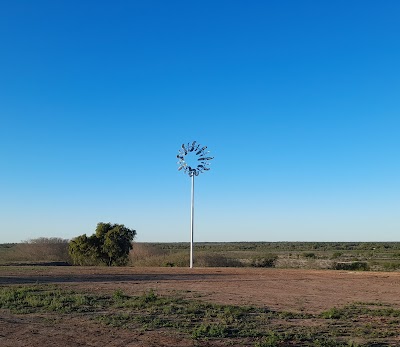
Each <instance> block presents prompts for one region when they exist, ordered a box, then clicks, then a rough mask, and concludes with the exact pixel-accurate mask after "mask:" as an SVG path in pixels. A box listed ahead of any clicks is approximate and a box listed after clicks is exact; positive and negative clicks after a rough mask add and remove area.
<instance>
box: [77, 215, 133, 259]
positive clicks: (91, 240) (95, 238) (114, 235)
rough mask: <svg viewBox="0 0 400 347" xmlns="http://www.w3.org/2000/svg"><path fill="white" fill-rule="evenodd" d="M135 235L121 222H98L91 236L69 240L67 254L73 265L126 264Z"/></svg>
mask: <svg viewBox="0 0 400 347" xmlns="http://www.w3.org/2000/svg"><path fill="white" fill-rule="evenodd" d="M135 235H136V230H132V229H129V228H127V227H125V226H124V225H123V224H111V223H98V224H97V227H96V231H95V233H94V234H93V235H92V236H90V237H87V236H86V234H85V235H81V236H78V237H76V238H74V239H72V240H71V241H70V243H69V254H70V256H71V258H72V261H73V263H74V264H75V265H107V266H113V265H119V266H122V265H126V264H127V263H128V260H129V251H130V250H131V249H132V241H133V238H134V237H135Z"/></svg>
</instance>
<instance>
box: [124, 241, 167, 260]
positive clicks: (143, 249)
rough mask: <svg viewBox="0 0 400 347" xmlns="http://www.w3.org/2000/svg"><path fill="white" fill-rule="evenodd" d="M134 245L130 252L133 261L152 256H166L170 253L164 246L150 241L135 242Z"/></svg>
mask: <svg viewBox="0 0 400 347" xmlns="http://www.w3.org/2000/svg"><path fill="white" fill-rule="evenodd" d="M132 247H133V248H132V250H131V252H130V253H129V258H130V261H131V262H132V263H135V262H137V261H141V260H144V259H148V258H152V257H159V256H164V255H166V254H167V253H168V252H167V251H165V250H163V249H162V248H160V247H157V246H156V245H152V244H148V243H138V242H135V243H133V245H132Z"/></svg>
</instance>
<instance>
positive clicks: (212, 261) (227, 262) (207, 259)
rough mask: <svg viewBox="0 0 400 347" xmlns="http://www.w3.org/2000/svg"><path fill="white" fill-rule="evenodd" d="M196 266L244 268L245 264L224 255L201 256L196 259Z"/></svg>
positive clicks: (205, 254)
mask: <svg viewBox="0 0 400 347" xmlns="http://www.w3.org/2000/svg"><path fill="white" fill-rule="evenodd" d="M194 262H195V265H196V266H200V267H242V266H243V264H242V263H241V262H240V261H239V260H238V259H232V258H228V257H226V256H224V255H222V254H215V253H214V254H212V253H211V254H210V253H203V254H199V255H198V256H196V257H195V258H194Z"/></svg>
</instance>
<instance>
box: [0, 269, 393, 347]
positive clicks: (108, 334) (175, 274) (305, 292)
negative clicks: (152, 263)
mask: <svg viewBox="0 0 400 347" xmlns="http://www.w3.org/2000/svg"><path fill="white" fill-rule="evenodd" d="M30 283H56V284H58V285H60V286H62V287H63V288H72V289H74V290H83V291H86V292H93V293H112V292H114V291H115V290H116V289H121V290H123V291H124V292H125V293H127V294H142V293H143V292H145V291H147V290H149V289H153V290H155V291H156V292H157V293H159V294H172V293H176V292H179V293H180V295H184V296H187V297H195V298H196V299H198V300H204V301H209V302H215V303H223V304H234V305H253V306H261V307H266V308H269V309H273V310H279V311H304V312H309V313H318V312H322V311H324V310H327V309H329V308H332V307H334V306H339V307H340V306H343V305H346V304H348V303H351V302H357V301H358V302H360V301H361V302H381V303H388V304H391V305H393V307H397V308H399V307H400V273H383V272H380V273H377V272H347V271H312V270H297V269H296V270H282V269H253V268H195V269H186V268H94V267H84V268H81V267H0V286H9V285H23V284H30ZM58 323H59V324H54V321H49V319H48V317H45V316H40V315H36V316H35V315H12V314H10V313H9V312H6V311H4V310H2V311H0V346H4V347H8V346H10V347H11V346H13V347H19V346H31V347H35V346H145V347H148V346H177V347H179V346H195V345H198V343H199V342H197V341H193V340H191V339H188V338H185V337H177V336H176V335H175V336H171V335H169V333H168V332H167V331H165V332H163V331H159V332H157V333H155V332H146V333H145V334H143V333H140V332H135V331H122V332H121V331H120V330H118V336H115V331H114V330H113V329H108V328H106V327H99V325H96V324H95V323H93V322H90V321H82V320H80V319H79V318H78V317H75V318H72V319H70V320H69V321H68V322H64V321H60V322H58ZM201 345H202V346H207V345H208V342H204V341H203V342H202V343H201Z"/></svg>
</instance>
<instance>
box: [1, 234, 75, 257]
mask: <svg viewBox="0 0 400 347" xmlns="http://www.w3.org/2000/svg"><path fill="white" fill-rule="evenodd" d="M3 260H4V261H16V262H70V257H69V254H68V240H64V239H61V238H55V237H53V238H45V237H41V238H38V239H33V240H28V241H24V242H22V243H18V244H16V245H15V246H14V247H13V248H12V249H11V250H10V251H9V252H7V255H6V258H5V259H3Z"/></svg>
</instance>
